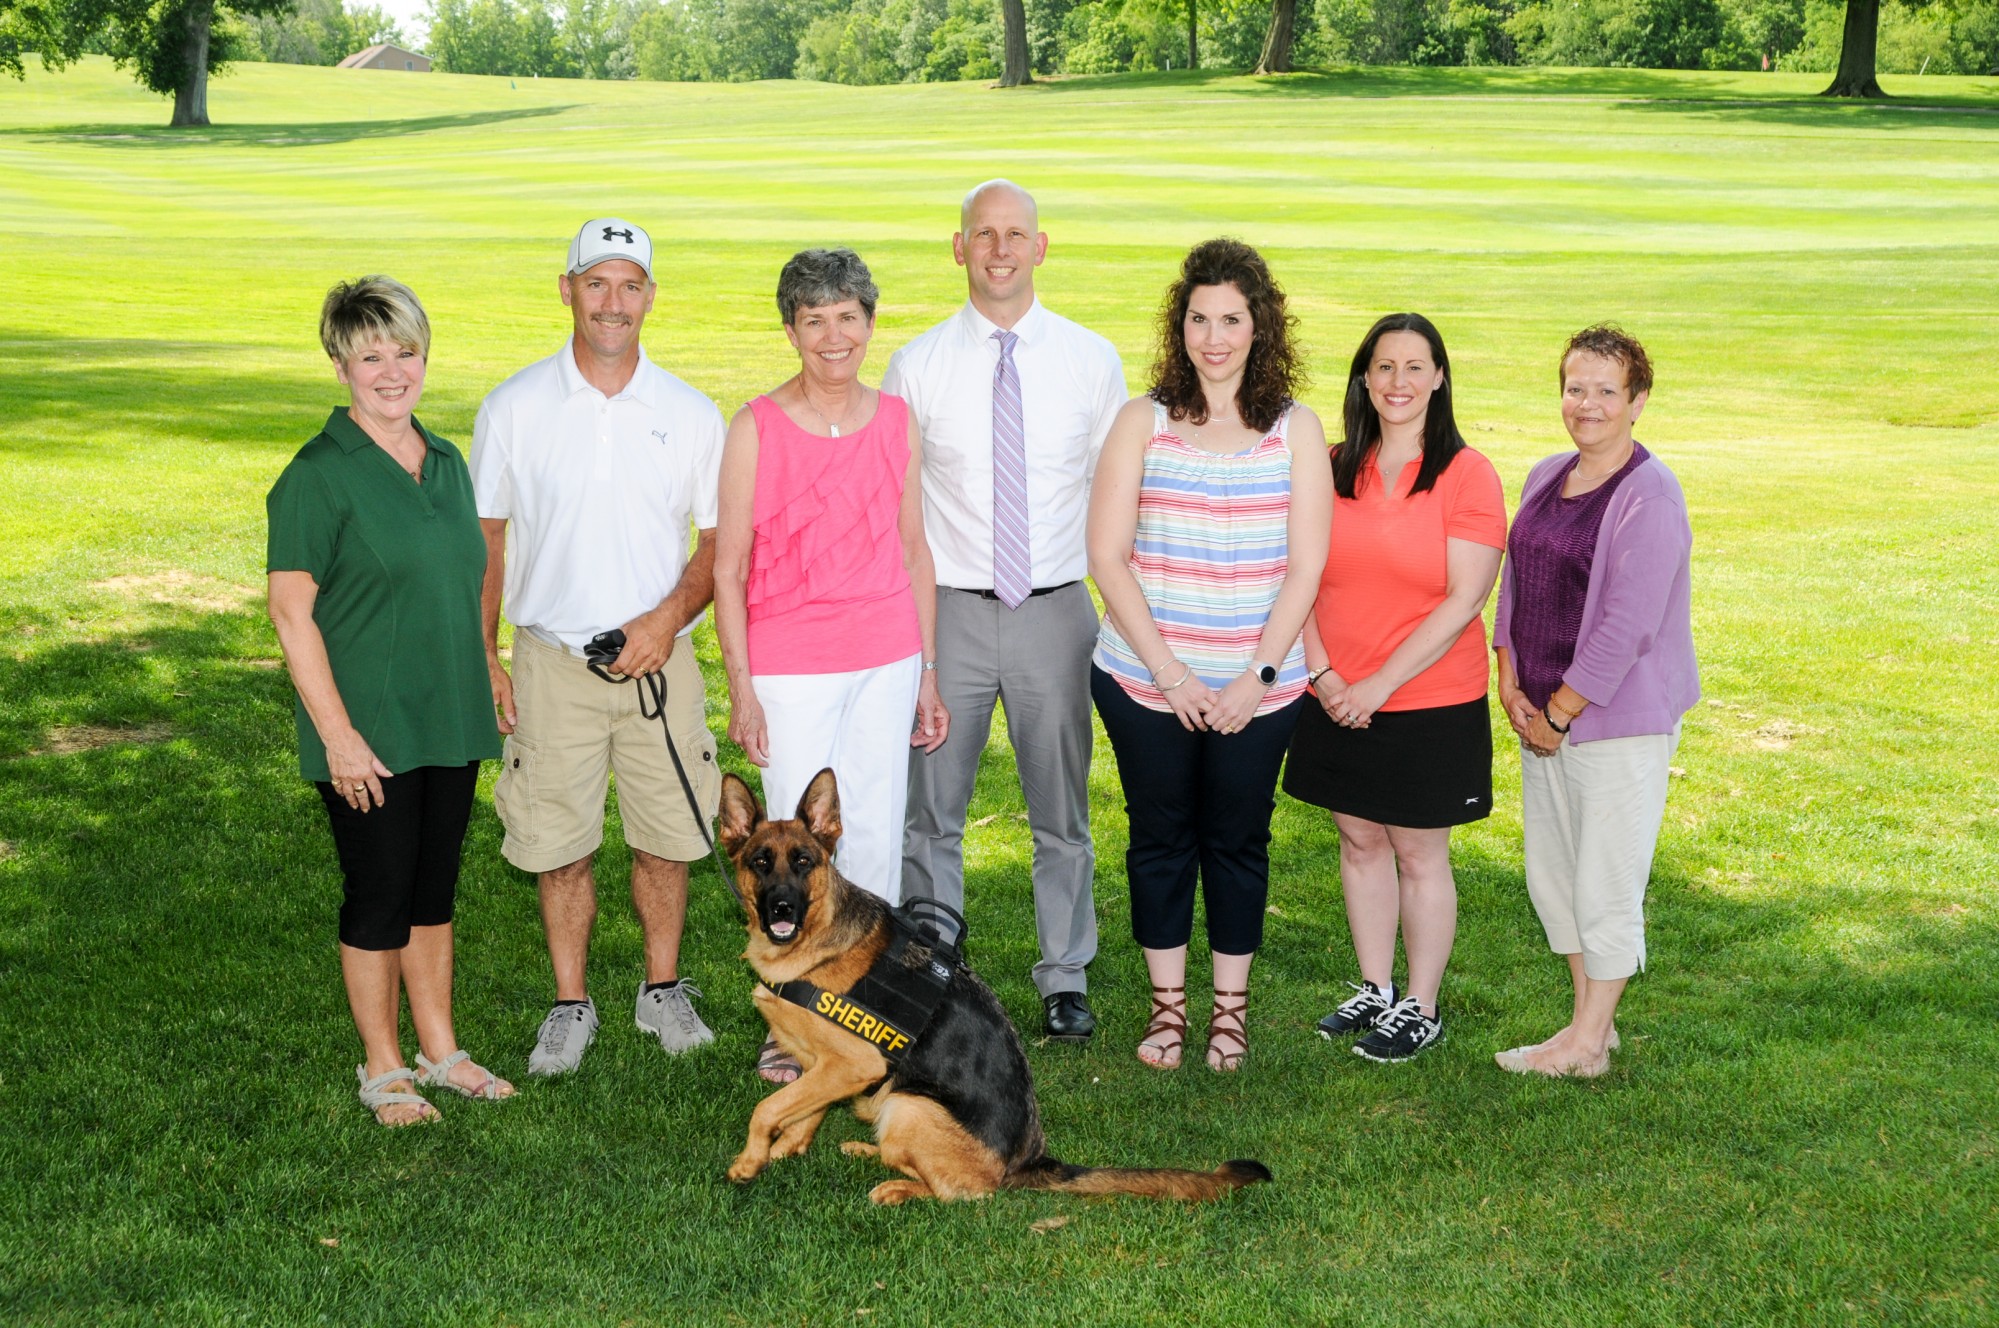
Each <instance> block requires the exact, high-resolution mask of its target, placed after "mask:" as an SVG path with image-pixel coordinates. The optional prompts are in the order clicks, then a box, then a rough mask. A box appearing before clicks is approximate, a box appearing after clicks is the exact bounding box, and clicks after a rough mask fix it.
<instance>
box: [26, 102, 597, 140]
mask: <svg viewBox="0 0 1999 1328" xmlns="http://www.w3.org/2000/svg"><path fill="white" fill-rule="evenodd" d="M570 109H572V107H571V106H569V105H554V106H522V107H519V108H516V109H510V110H504V111H467V112H464V113H462V114H458V115H424V116H414V117H411V118H409V119H404V120H326V121H301V122H298V123H295V124H240V125H230V124H224V125H208V126H204V127H202V128H199V129H169V128H166V127H165V126H161V125H134V124H90V125H66V126H63V127H60V128H56V127H52V126H46V125H40V126H35V125H31V126H21V127H15V128H11V129H0V135H11V136H13V137H17V138H35V139H41V140H44V141H47V142H57V143H90V144H96V145H100V146H105V147H136V148H185V147H199V146H205V145H211V144H218V143H220V144H229V145H232V146H239V147H264V148H299V147H317V146H320V145H322V144H326V143H351V142H354V141H356V140H357V139H365V138H402V137H407V136H408V135H411V134H434V133H440V132H444V131H448V130H453V129H478V128H482V127H484V126H487V125H495V124H505V123H506V122H508V121H510V120H531V119H538V118H540V117H543V116H549V115H560V114H562V113H563V112H564V111H567V110H570Z"/></svg>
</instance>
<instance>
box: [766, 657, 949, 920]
mask: <svg viewBox="0 0 1999 1328" xmlns="http://www.w3.org/2000/svg"><path fill="white" fill-rule="evenodd" d="M922 681H923V656H922V655H921V654H915V655H911V656H910V657H909V658H908V659H901V660H897V661H896V662H895V663H893V664H883V665H880V666H878V667H876V668H872V669H856V670H855V671H853V672H851V673H779V674H765V675H762V676H753V677H751V679H750V685H751V686H752V687H754V688H755V689H756V693H757V702H758V704H760V705H762V706H763V709H764V729H765V732H766V734H767V735H768V738H769V742H770V764H769V765H767V766H765V767H764V806H765V811H766V813H767V814H768V815H770V816H772V817H776V818H784V817H789V816H792V815H795V814H796V811H797V808H798V800H799V799H800V798H802V797H804V796H805V789H806V786H807V785H809V784H810V783H811V782H812V777H813V776H814V775H816V774H818V773H819V772H820V771H821V770H824V769H826V768H827V767H828V766H831V767H832V768H833V776H834V778H835V779H837V780H839V784H840V826H841V834H840V847H839V850H838V852H837V853H835V854H834V861H835V862H836V863H837V864H838V865H839V868H840V874H841V875H842V876H845V877H846V878H847V879H848V880H850V881H852V882H853V883H854V884H855V885H858V886H860V887H861V888H862V889H864V890H869V891H872V892H873V893H875V894H878V895H880V896H881V897H882V898H883V899H886V900H887V901H888V902H889V903H891V904H899V903H901V902H902V822H903V813H904V809H905V808H906V807H907V806H908V804H909V734H910V730H911V729H913V728H914V727H915V725H916V691H917V688H918V686H920V685H921V683H922Z"/></svg>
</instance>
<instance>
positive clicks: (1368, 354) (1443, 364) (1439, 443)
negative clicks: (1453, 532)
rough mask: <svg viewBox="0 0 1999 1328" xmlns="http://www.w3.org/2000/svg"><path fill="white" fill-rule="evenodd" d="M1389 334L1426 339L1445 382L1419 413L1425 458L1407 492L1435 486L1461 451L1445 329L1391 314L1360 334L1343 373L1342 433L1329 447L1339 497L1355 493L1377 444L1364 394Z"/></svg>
mask: <svg viewBox="0 0 1999 1328" xmlns="http://www.w3.org/2000/svg"><path fill="white" fill-rule="evenodd" d="M1390 332H1414V333H1416V334H1417V335H1418V336H1420V337H1422V338H1423V339H1424V340H1425V341H1427V342H1429V343H1430V358H1431V359H1433V360H1435V361H1436V363H1437V368H1439V369H1441V370H1442V371H1443V374H1444V382H1443V386H1441V387H1439V388H1438V389H1437V390H1436V391H1435V392H1432V393H1431V394H1430V406H1429V411H1428V413H1427V414H1425V415H1424V417H1423V462H1422V464H1421V465H1420V466H1419V467H1417V470H1416V483H1415V484H1413V485H1411V486H1410V489H1409V496H1411V497H1414V496H1415V495H1416V494H1419V493H1423V492H1425V491H1427V490H1428V489H1430V488H1431V487H1433V486H1434V485H1435V484H1436V483H1437V476H1439V475H1441V474H1443V473H1444V469H1445V467H1447V466H1449V465H1450V464H1451V458H1452V457H1454V456H1456V455H1457V454H1458V453H1460V452H1462V451H1464V449H1465V436H1464V435H1463V434H1461V433H1459V432H1458V419H1457V416H1456V415H1455V414H1453V413H1452V411H1451V357H1450V355H1449V354H1448V353H1447V352H1446V351H1445V350H1444V335H1443V333H1441V332H1439V331H1437V325H1436V324H1435V323H1432V322H1431V321H1430V320H1429V319H1427V318H1425V317H1423V315H1421V314H1389V315H1387V316H1386V317H1384V318H1381V319H1379V320H1377V321H1376V322H1375V325H1374V326H1373V327H1371V328H1369V329H1368V330H1367V335H1366V336H1364V337H1362V338H1361V341H1360V349H1359V350H1357V351H1355V352H1354V353H1353V367H1352V368H1351V369H1350V370H1349V371H1348V373H1347V399H1346V404H1345V406H1344V408H1343V409H1342V411H1341V414H1342V416H1343V420H1344V423H1345V426H1346V437H1345V439H1344V441H1342V442H1341V443H1340V445H1339V446H1338V447H1336V448H1334V449H1333V491H1334V492H1335V493H1337V494H1339V496H1340V497H1342V498H1351V497H1353V496H1354V491H1355V489H1357V488H1358V487H1359V485H1360V479H1361V476H1362V475H1363V474H1365V473H1366V467H1367V464H1368V462H1370V461H1372V460H1373V459H1374V453H1375V449H1376V448H1378V447H1380V446H1381V416H1380V415H1379V414H1377V413H1376V412H1375V409H1374V402H1373V401H1372V400H1371V399H1370V398H1369V397H1368V395H1367V366H1368V365H1369V364H1371V363H1373V361H1374V348H1375V345H1376V344H1377V343H1378V342H1380V340H1381V339H1382V338H1383V337H1385V336H1387V335H1388V334H1389V333H1390Z"/></svg>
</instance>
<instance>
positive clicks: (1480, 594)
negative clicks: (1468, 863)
mask: <svg viewBox="0 0 1999 1328" xmlns="http://www.w3.org/2000/svg"><path fill="white" fill-rule="evenodd" d="M1450 367H1451V366H1450V357H1449V356H1448V355H1447V354H1446V353H1445V351H1444V339H1443V337H1442V336H1441V335H1439V333H1438V332H1437V329H1436V327H1435V326H1434V325H1432V324H1431V322H1430V320H1429V319H1427V318H1424V317H1423V316H1422V315H1420V314H1390V315H1388V316H1387V317H1386V318H1383V319H1381V320H1380V321H1379V322H1377V323H1376V324H1375V325H1374V326H1373V327H1372V328H1370V329H1368V333H1367V336H1366V338H1365V339H1363V340H1362V341H1361V343H1360V349H1359V350H1357V351H1355V352H1354V357H1353V369H1352V372H1351V374H1350V375H1349V376H1348V379H1347V395H1346V405H1345V412H1344V413H1345V441H1344V442H1342V443H1341V444H1340V445H1339V446H1338V447H1335V448H1334V449H1333V450H1332V467H1333V490H1334V494H1335V497H1334V501H1333V533H1332V551H1331V554H1330V556H1329V557H1328V558H1327V560H1326V570H1325V573H1324V575H1323V577H1322V578H1321V580H1320V584H1319V597H1318V601H1317V603H1316V605H1315V606H1314V609H1313V613H1312V616H1311V617H1310V618H1308V619H1306V620H1305V663H1306V665H1307V666H1308V668H1309V670H1310V672H1309V675H1308V676H1309V677H1310V679H1311V686H1312V694H1313V696H1314V697H1315V698H1317V700H1318V702H1319V705H1318V707H1317V708H1316V709H1315V708H1314V707H1311V706H1307V707H1306V708H1305V709H1304V710H1303V711H1302V712H1301V713H1300V715H1299V718H1298V727H1297V729H1296V731H1295V732H1294V733H1293V735H1292V740H1291V754H1290V759H1289V761H1288V762H1287V763H1286V765H1285V770H1284V789H1285V791H1286V792H1287V793H1289V794H1291V796H1292V797H1294V798H1298V799H1300V800H1301V801H1304V802H1310V803H1314V804H1316V805H1318V806H1320V807H1324V808H1326V809H1327V810H1329V811H1331V812H1332V814H1333V823H1334V824H1335V825H1337V826H1338V827H1339V831H1340V888H1341V891H1342V893H1343V894H1344V895H1345V897H1346V907H1347V925H1348V927H1349V928H1351V930H1352V932H1353V942H1354V953H1355V955H1356V956H1357V957H1358V958H1359V960H1360V977H1361V981H1360V982H1359V983H1358V984H1352V985H1354V992H1355V994H1354V995H1353V996H1352V997H1351V998H1349V999H1348V1000H1347V1001H1346V1002H1345V1003H1343V1004H1342V1005H1341V1006H1340V1007H1339V1008H1338V1009H1337V1010H1335V1011H1333V1012H1332V1013H1331V1014H1329V1015H1327V1016H1326V1017H1325V1018H1324V1019H1322V1020H1320V1021H1319V1032H1320V1033H1321V1034H1322V1035H1324V1036H1325V1037H1327V1038H1334V1037H1340V1036H1345V1035H1347V1034H1355V1033H1357V1034H1362V1035H1363V1036H1361V1038H1360V1040H1359V1041H1357V1042H1356V1043H1355V1044H1354V1054H1355V1055H1358V1056H1365V1057H1367V1058H1368V1059H1369V1060H1375V1061H1401V1060H1407V1059H1408V1058H1409V1057H1411V1056H1414V1055H1415V1054H1416V1053H1418V1052H1420V1051H1421V1050H1423V1048H1425V1047H1427V1046H1429V1045H1430V1044H1431V1043H1432V1042H1435V1041H1436V1040H1437V1039H1438V1038H1440V1037H1442V1036H1443V1031H1444V1024H1443V1019H1442V1016H1441V1014H1440V1013H1439V1011H1438V1008H1437V993H1438V988H1439V987H1440V986H1442V984H1443V979H1444V965H1445V963H1446V961H1448V960H1449V959H1450V956H1451V945H1452V943H1453V942H1454V941H1455V940H1456V939H1457V929H1458V892H1457V883H1456V881H1454V880H1453V879H1452V877H1451V827H1452V826H1454V825H1463V824H1464V823H1466V822H1468V821H1476V820H1479V819H1481V818H1483V817H1484V816H1486V815H1487V814H1488V813H1489V812H1490V811H1491V810H1492V722H1491V718H1490V715H1489V712H1488V710H1487V707H1486V682H1487V677H1488V673H1487V661H1486V650H1485V623H1484V620H1483V619H1482V618H1481V617H1480V616H1479V615H1480V613H1481V611H1482V610H1483V609H1484V608H1485V601H1486V599H1487V598H1488V597H1489V596H1490V595H1491V594H1492V584H1493V581H1494V580H1495V579H1496V578H1497V577H1498V575H1499V559H1500V552H1501V550H1502V549H1504V547H1505V545H1506V506H1505V498H1504V495H1503V493H1502V491H1501V489H1500V484H1499V475H1498V472H1496V471H1495V470H1493V468H1492V463H1491V462H1490V461H1487V460H1486V459H1485V458H1484V457H1483V456H1480V455H1479V454H1478V453H1477V452H1474V451H1472V450H1471V448H1469V447H1467V446H1466V445H1465V440H1464V436H1463V435H1462V434H1460V433H1459V432H1458V426H1457V420H1456V419H1455V417H1454V416H1453V415H1452V412H1451V381H1450ZM1398 929H1399V930H1400V932H1401V933H1402V946H1403V950H1404V952H1405V953H1406V955H1407V957H1408V963H1409V968H1408V973H1407V975H1406V978H1405V986H1404V987H1403V989H1402V990H1401V991H1400V992H1398V991H1397V989H1396V987H1395V983H1394V976H1393V975H1394V966H1395V935H1396V932H1397V930H1398Z"/></svg>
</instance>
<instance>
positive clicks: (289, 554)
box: [265, 407, 500, 780]
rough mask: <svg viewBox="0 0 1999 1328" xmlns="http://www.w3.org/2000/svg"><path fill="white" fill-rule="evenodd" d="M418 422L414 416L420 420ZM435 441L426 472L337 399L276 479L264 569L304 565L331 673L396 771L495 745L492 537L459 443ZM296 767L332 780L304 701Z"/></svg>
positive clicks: (490, 753)
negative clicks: (489, 642)
mask: <svg viewBox="0 0 1999 1328" xmlns="http://www.w3.org/2000/svg"><path fill="white" fill-rule="evenodd" d="M411 423H416V422H415V421H414V420H412V421H411ZM416 427H417V429H418V431H419V432H420V433H422V435H423V439H424V442H425V443H427V444H428V445H429V448H428V450H427V451H426V452H425V453H424V458H423V483H422V484H418V483H417V482H416V481H415V480H413V479H411V478H410V475H409V472H408V471H406V470H404V469H403V468H402V467H401V466H400V465H398V464H397V462H396V459H395V458H394V457H392V456H390V455H389V454H388V453H387V452H385V451H384V450H382V449H381V448H380V447H377V446H376V445H375V442H374V440H373V439H371V438H369V437H368V435H367V434H365V433H363V432H361V430H360V428H359V426H357V425H356V424H355V423H354V422H353V421H352V420H350V419H348V418H347V410H346V408H345V407H342V408H340V409H338V410H335V411H334V412H333V413H332V414H331V415H329V416H328V417H327V419H326V427H325V428H324V429H322V430H320V432H319V436H318V437H316V438H314V439H313V440H312V441H311V442H309V443H307V444H306V445H305V446H304V447H302V448H300V449H299V452H298V455H297V456H295V457H293V458H292V460H291V464H290V465H288V466H286V467H285V471H284V474H282V475H280V476H278V482H277V483H276V484H275V485H273V486H272V488H271V493H270V497H268V498H267V499H265V508H266V510H267V511H268V512H269V514H270V544H269V552H268V555H267V557H266V560H265V561H266V566H267V569H268V570H270V571H273V572H309V573H311V574H312V579H313V580H314V581H315V582H316V583H318V586H319V597H318V599H316V600H315V601H314V602H313V606H312V620H313V622H315V623H316V624H318V626H319V634H320V635H321V636H323V637H324V638H326V654H327V657H328V659H329V660H331V661H332V664H333V681H334V685H335V686H337V687H338V688H339V689H340V699H341V700H342V701H343V702H345V703H346V706H347V714H348V717H349V718H350V719H351V720H352V721H353V722H354V727H355V728H356V729H358V730H359V731H360V733H361V736H362V737H364V738H366V739H367V740H368V745H369V746H370V747H372V748H374V749H375V755H376V756H377V757H378V758H380V760H381V762H382V764H383V765H386V766H387V767H389V769H390V770H392V771H403V770H411V769H415V768H416V767H418V766H426V765H446V766H448V765H465V764H466V763H468V762H471V761H481V760H486V759H488V758H492V757H497V756H498V755H499V754H500V730H499V726H498V724H497V723H496V722H495V720H494V718H493V692H492V685H491V682H490V680H489V679H488V678H487V675H486V644H485V637H484V634H483V633H482V631H481V629H480V622H479V586H480V582H481V581H482V580H483V579H484V577H485V575H486V541H485V537H484V536H482V535H481V534H480V532H479V514H478V509H477V508H476V507H475V506H474V504H473V501H472V477H471V474H470V473H469V472H468V471H467V470H466V468H465V459H464V458H463V457H462V456H460V455H459V454H458V449H457V448H455V447H453V446H452V445H451V444H450V443H448V442H446V441H445V440H444V439H442V438H439V437H438V436H437V435H436V434H434V433H432V432H430V430H428V429H425V428H424V427H423V426H422V425H421V424H417V426H416ZM294 708H295V709H296V711H297V713H298V765H299V772H300V773H301V774H303V775H304V776H305V777H306V778H307V779H313V780H323V779H327V778H329V776H328V774H327V771H326V747H325V745H324V744H323V743H321V742H320V740H319V732H318V730H316V729H314V728H313V726H312V720H311V718H310V717H308V716H307V715H306V713H305V703H304V702H303V701H297V702H296V703H295V706H294Z"/></svg>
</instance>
